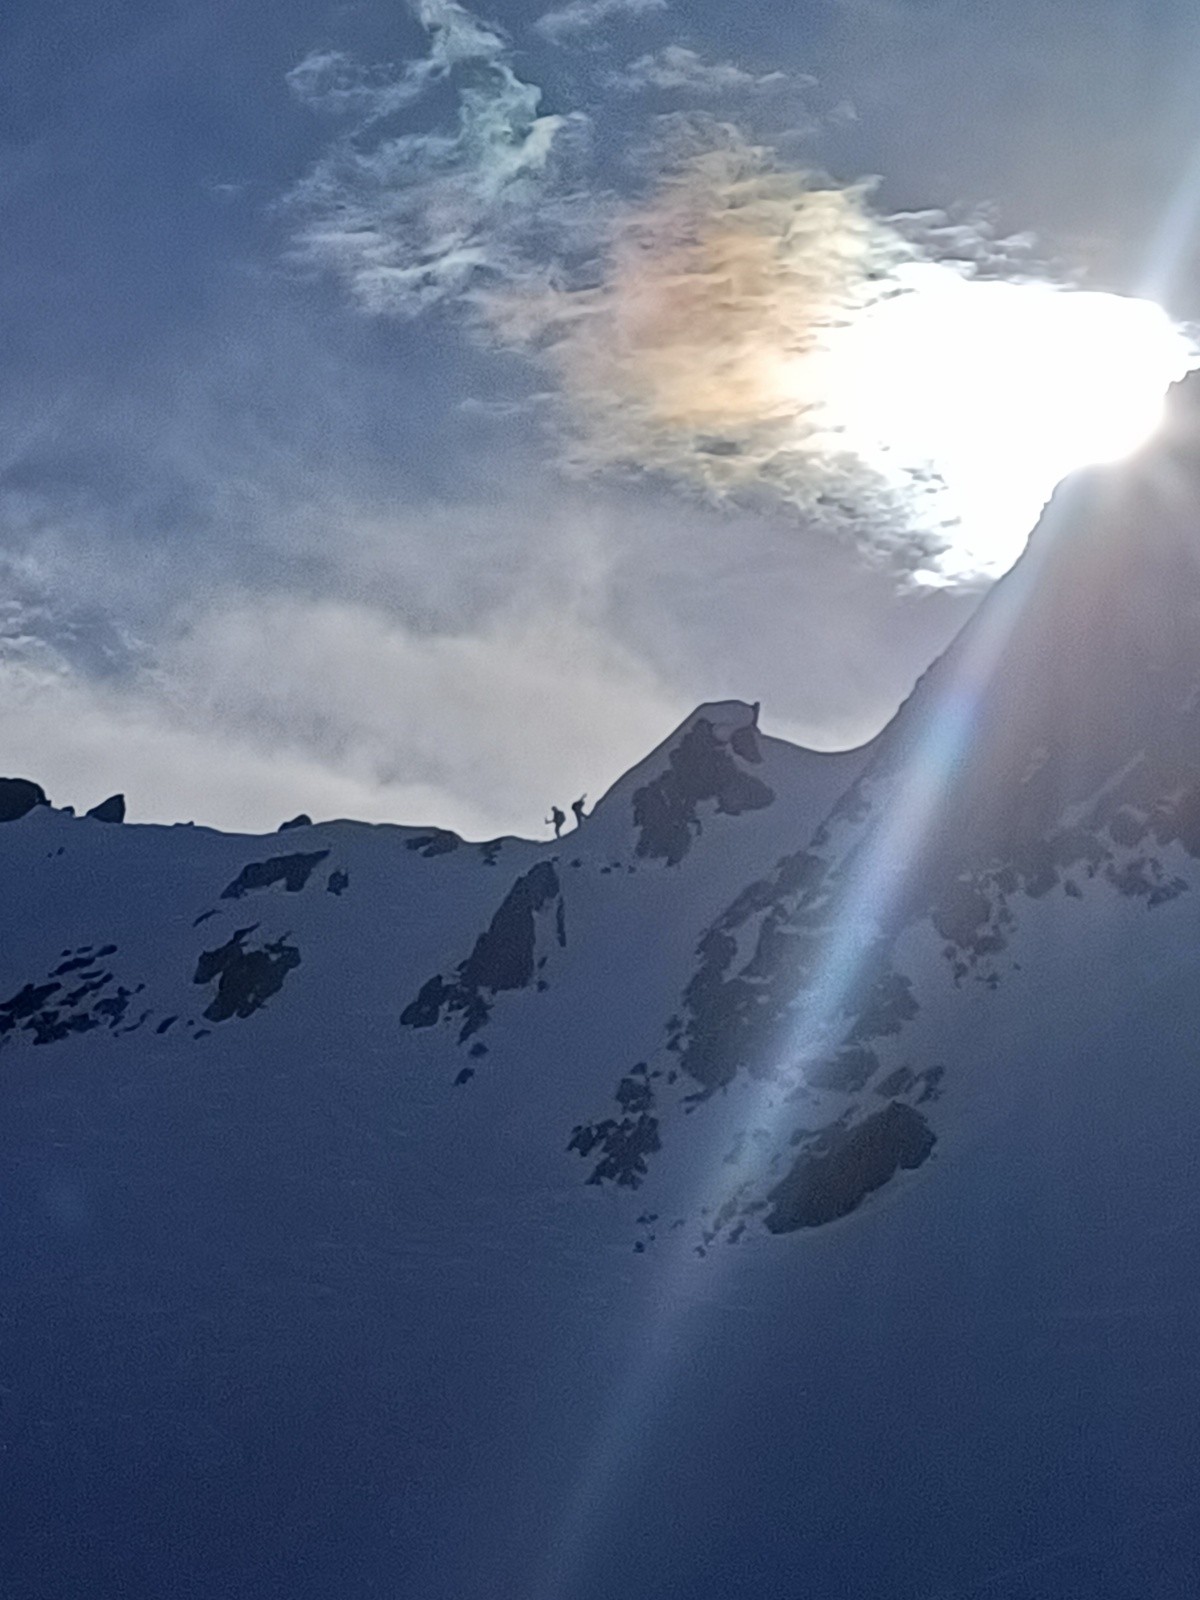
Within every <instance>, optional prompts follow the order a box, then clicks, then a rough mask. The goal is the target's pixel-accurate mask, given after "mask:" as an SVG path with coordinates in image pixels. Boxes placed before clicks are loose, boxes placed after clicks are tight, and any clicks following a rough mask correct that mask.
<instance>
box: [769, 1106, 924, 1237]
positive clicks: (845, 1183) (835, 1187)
mask: <svg viewBox="0 0 1200 1600" xmlns="http://www.w3.org/2000/svg"><path fill="white" fill-rule="evenodd" d="M936 1142H937V1139H936V1135H935V1134H934V1132H933V1130H932V1129H931V1128H930V1126H929V1124H928V1123H927V1122H926V1121H925V1118H924V1117H923V1116H922V1115H921V1113H920V1112H919V1111H914V1110H913V1109H912V1107H911V1106H906V1105H902V1104H901V1103H900V1102H899V1101H895V1100H893V1101H892V1102H891V1103H890V1104H889V1105H887V1106H885V1107H884V1109H883V1110H882V1111H876V1112H875V1113H874V1114H873V1115H872V1116H869V1117H867V1118H865V1119H864V1120H863V1121H862V1122H858V1123H855V1124H854V1125H853V1126H852V1127H850V1128H838V1129H837V1130H836V1131H834V1132H832V1133H826V1134H823V1135H821V1136H820V1138H819V1139H818V1140H817V1141H815V1142H814V1144H813V1145H812V1147H811V1148H810V1149H809V1150H806V1151H805V1152H804V1153H803V1154H802V1155H800V1156H798V1157H797V1159H796V1161H795V1162H794V1163H793V1165H792V1167H791V1170H790V1171H789V1172H788V1174H787V1176H786V1177H785V1178H783V1179H782V1180H781V1181H780V1182H779V1183H777V1184H776V1185H775V1187H774V1188H773V1189H772V1190H771V1191H770V1194H769V1196H768V1199H769V1200H770V1202H771V1209H770V1210H769V1211H768V1212H767V1214H766V1216H765V1217H764V1218H763V1222H764V1223H765V1225H766V1226H767V1228H769V1229H770V1231H771V1232H772V1233H791V1232H792V1231H793V1230H794V1229H796V1228H819V1227H821V1226H822V1225H823V1224H824V1223H826V1222H833V1221H835V1220H836V1219H837V1218H838V1217H844V1216H846V1215H848V1213H849V1212H851V1211H853V1210H855V1209H856V1208H857V1207H858V1206H860V1205H861V1204H862V1202H863V1201H864V1200H865V1199H866V1198H867V1196H868V1195H869V1194H873V1193H874V1191H875V1190H876V1189H881V1188H882V1187H883V1185H884V1184H885V1183H887V1182H888V1181H889V1179H891V1178H893V1177H895V1175H896V1173H897V1172H898V1171H899V1170H900V1169H901V1168H910V1169H911V1168H913V1167H919V1166H920V1165H921V1163H922V1162H923V1161H926V1160H928V1158H929V1155H930V1153H931V1152H932V1150H933V1147H934V1145H935V1144H936Z"/></svg>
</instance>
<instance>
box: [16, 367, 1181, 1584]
mask: <svg viewBox="0 0 1200 1600" xmlns="http://www.w3.org/2000/svg"><path fill="white" fill-rule="evenodd" d="M1193 388H1194V384H1185V385H1184V386H1183V389H1182V392H1181V393H1180V394H1179V395H1177V396H1176V401H1175V410H1174V424H1173V427H1172V429H1171V430H1169V431H1168V432H1167V434H1166V435H1165V436H1164V438H1163V439H1162V440H1161V441H1160V442H1159V443H1158V444H1157V445H1156V446H1155V447H1154V448H1153V449H1151V450H1149V451H1147V452H1146V453H1145V454H1144V455H1143V456H1142V457H1141V458H1139V460H1137V461H1136V462H1133V463H1131V464H1129V465H1128V466H1127V467H1125V468H1122V469H1120V470H1112V471H1107V472H1103V473H1095V474H1091V475H1089V476H1088V477H1087V478H1085V479H1081V480H1079V481H1078V482H1075V483H1072V484H1070V485H1068V486H1067V487H1066V488H1065V489H1064V490H1062V491H1060V494H1059V496H1058V497H1057V498H1056V501H1055V502H1054V503H1053V505H1052V506H1051V508H1050V509H1049V510H1048V512H1047V515H1046V517H1045V519H1044V520H1043V524H1042V526H1041V527H1040V529H1039V530H1038V532H1037V534H1036V535H1035V538H1034V540H1033V543H1032V545H1031V548H1030V551H1029V552H1028V553H1027V555H1026V557H1025V558H1023V560H1022V562H1021V563H1019V565H1018V567H1017V568H1016V569H1015V570H1014V572H1013V573H1012V574H1011V575H1010V576H1009V577H1008V578H1007V579H1005V580H1004V581H1003V582H1002V583H1001V584H1000V585H999V586H998V587H997V588H996V590H994V591H993V593H992V594H991V595H990V596H989V597H988V599H987V600H986V601H985V602H984V604H983V605H982V606H981V608H980V610H979V612H978V613H977V615H976V617H975V618H974V620H973V621H972V623H971V624H970V625H969V626H968V628H967V629H966V630H965V631H964V633H963V634H962V635H961V636H960V638H959V640H958V641H957V642H956V644H955V645H954V647H953V648H952V649H951V650H950V651H949V652H948V653H947V655H946V656H945V657H944V658H943V659H942V660H941V661H940V662H939V663H937V664H936V665H935V667H934V668H933V669H932V670H931V671H930V672H929V673H928V674H927V675H926V677H925V678H924V679H923V680H922V682H921V683H920V685H918V687H917V689H916V691H915V692H914V694H913V696H912V697H911V699H910V700H909V702H908V703H907V704H906V706H905V707H903V708H902V709H901V711H900V713H899V714H898V716H897V718H896V719H895V720H894V722H893V723H892V725H891V726H890V727H889V728H888V729H887V730H886V731H885V733H884V734H883V735H882V736H881V737H880V738H879V739H878V740H876V741H875V743H874V744H873V745H872V746H870V747H868V748H867V749H866V750H864V751H860V752H853V753H850V754H847V755H844V756H822V755H816V754H814V753H812V752H806V751H799V750H795V749H792V748H791V747H789V746H787V745H784V744H781V743H779V742H778V741H773V740H770V739H766V738H764V737H763V736H762V735H761V734H760V733H759V732H758V730H757V727H756V718H755V715H754V713H753V711H752V709H751V708H749V707H745V706H742V705H740V704H737V703H730V704H725V705H720V706H707V707H701V708H700V710H699V711H697V712H696V713H695V714H694V716H693V717H692V718H690V719H689V720H688V722H687V723H686V724H684V726H683V728H681V729H680V730H678V731H677V732H676V733H675V734H674V735H672V737H671V738H670V739H669V740H668V741H666V743H665V744H664V745H663V746H662V747H660V749H659V750H657V751H655V752H654V753H653V754H652V755H651V756H650V757H648V758H647V760H646V762H644V763H642V765H641V766H640V767H639V768H637V769H635V771H634V772H632V773H630V774H628V775H627V776H626V777H625V778H623V779H622V780H621V781H620V782H619V783H618V784H617V785H615V786H614V788H613V789H612V790H611V791H610V792H609V794H608V795H607V796H605V797H604V799H603V800H602V801H601V803H600V804H599V805H598V806H597V807H596V810H595V812H594V813H593V815H592V816H590V817H589V818H587V819H586V821H585V822H584V824H583V826H582V827H581V828H580V829H579V830H578V831H573V832H570V833H568V834H565V835H564V836H563V838H562V839H561V840H560V841H558V842H553V841H551V842H549V843H543V844H533V843H529V842H525V841H520V840H511V839H506V840H501V841H496V842H494V843H493V844H489V845H483V846H480V845H469V844H465V843H462V842H461V841H459V840H457V839H456V838H455V837H454V836H453V835H448V834H444V833H440V832H438V831H437V830H435V829H425V830H419V829H412V828H380V827H369V826H365V825H361V824H355V823H347V822H334V823H325V824H320V825H317V826H312V827H301V828H296V829H289V830H288V831H286V832H284V833H281V834H279V835H278V836H273V837H271V838H269V839H262V838H258V839H248V838H241V837H236V836H228V835H218V834H214V833H211V832H209V831H207V830H203V829H196V828H190V827H178V828H147V827H129V826H121V825H113V824H111V823H104V822H101V821H98V820H95V819H91V818H86V819H85V818H74V817H69V816H67V815H65V814H63V813H62V812H56V811H54V810H52V809H50V808H48V807H45V806H35V807H34V808H33V809H31V810H29V811H28V812H27V813H26V814H25V815H23V816H21V817H20V818H19V819H17V820H14V821H11V822H7V823H5V824H4V826H3V828H2V830H0V887H2V890H3V895H4V902H3V903H4V906H5V939H4V945H3V950H2V952H0V1033H2V1035H3V1039H4V1044H3V1048H2V1049H0V1084H2V1086H3V1087H2V1089H0V1103H2V1105H3V1116H2V1117H0V1128H2V1130H3V1131H2V1133H0V1140H2V1156H0V1204H2V1205H3V1213H4V1225H3V1244H2V1245H0V1269H2V1272H3V1282H4V1295H3V1299H2V1301H0V1429H2V1430H3V1431H2V1434H0V1484H2V1485H3V1494H2V1501H0V1594H3V1595H4V1597H5V1600H9V1597H13V1600H34V1597H37V1600H59V1597H63V1600H65V1597H68V1596H72V1597H73V1596H75V1595H85V1594H86V1595H88V1596H100V1597H104V1600H108V1597H110V1596H112V1597H118V1596H119V1597H121V1600H142V1597H147V1600H149V1597H155V1600H157V1597H160V1596H171V1597H175V1596H180V1597H187V1600H192V1597H196V1600H199V1597H204V1600H208V1597H210V1596H213V1597H216V1596H219V1597H221V1600H225V1597H231V1600H258V1597H275V1596H280V1597H283V1596H286V1597H288V1600H327V1597H329V1600H334V1597H336V1600H360V1597H366V1596H387V1597H396V1600H409V1597H412V1600H452V1597H453V1600H495V1597H499V1600H508V1597H512V1600H600V1597H601V1596H613V1595H619V1596H621V1597H622V1600H660V1597H662V1600H667V1597H676V1596H677V1597H680V1600H707V1597H709V1596H721V1597H723V1600H724V1597H728V1596H734V1597H740V1596H746V1597H748V1600H794V1597H797V1596H800V1595H813V1596H820V1597H842V1596H848V1597H857V1596H864V1597H865V1596H896V1597H904V1600H927V1597H928V1600H932V1597H934V1596H946V1597H949V1596H984V1597H991V1600H995V1597H999V1596H1003V1597H1005V1600H1033V1597H1035V1596H1037V1597H1049V1596H1054V1597H1067V1596H1078V1597H1080V1600H1083V1597H1085V1596H1086V1597H1088V1600H1134V1597H1139V1600H1140V1597H1144V1596H1149V1595H1153V1596H1164V1597H1168V1600H1171V1597H1176V1596H1178V1597H1183V1596H1185V1595H1186V1596H1190V1595H1194V1594H1195V1593H1197V1592H1200V1534H1198V1533H1197V1531H1196V1530H1197V1528H1200V1518H1198V1517H1196V1515H1195V1506H1196V1498H1197V1478H1198V1474H1200V1428H1198V1427H1197V1424H1196V1421H1195V1419H1196V1417H1197V1415H1200V1365H1198V1364H1197V1362H1196V1359H1195V1350H1196V1348H1197V1332H1198V1331H1200V1274H1198V1272H1197V1269H1196V1265H1195V1262H1196V1237H1197V1226H1198V1222H1200V1189H1198V1186H1197V1166H1196V1158H1195V1155H1194V1147H1195V1135H1194V1131H1193V1130H1194V1129H1195V1127H1196V1125H1197V1120H1198V1115H1200V1075H1198V1074H1197V1070H1196V1066H1197V1046H1196V1040H1197V1037H1200V983H1198V982H1197V977H1198V976H1200V948H1198V945H1197V938H1196V934H1197V931H1198V930H1197V921H1196V917H1197V912H1196V907H1197V905H1200V900H1198V898H1197V895H1196V892H1195V891H1196V888H1197V884H1198V881H1200V869H1198V866H1197V858H1198V857H1200V631H1198V629H1197V622H1198V620H1200V541H1198V535H1200V526H1198V525H1200V513H1198V512H1197V511H1196V509H1195V508H1196V506H1197V503H1198V497H1200V465H1198V463H1197V459H1196V457H1197V447H1196V443H1195V440H1196V428H1195V424H1194V422H1193V420H1192V416H1191V412H1192V408H1193V406H1194V404H1195V402H1194V400H1193V399H1192V392H1191V391H1192V389H1193ZM0 798H2V796H0Z"/></svg>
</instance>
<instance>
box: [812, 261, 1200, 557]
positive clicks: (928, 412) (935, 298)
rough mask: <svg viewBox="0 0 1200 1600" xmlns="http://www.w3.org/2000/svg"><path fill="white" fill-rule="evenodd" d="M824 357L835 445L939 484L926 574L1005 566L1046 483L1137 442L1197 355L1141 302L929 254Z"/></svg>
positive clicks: (886, 470) (903, 476)
mask: <svg viewBox="0 0 1200 1600" xmlns="http://www.w3.org/2000/svg"><path fill="white" fill-rule="evenodd" d="M828 354H829V356H830V357H831V358H832V359H831V361H830V364H829V371H830V373H832V374H834V375H835V376H834V380H833V381H834V382H835V386H836V388H837V390H838V394H837V396H836V398H834V399H833V407H832V409H833V410H834V412H835V413H840V415H841V417H842V424H841V431H842V435H843V439H844V441H845V443H846V444H847V445H848V446H849V447H850V448H851V449H852V450H853V451H854V453H855V454H856V455H857V456H859V458H860V459H861V460H862V461H863V462H864V463H865V464H866V465H867V466H869V467H871V468H872V469H873V470H875V471H877V472H879V473H880V474H881V475H882V476H884V477H885V478H887V479H889V480H890V481H892V482H894V483H896V484H898V485H903V483H905V482H906V481H907V482H918V481H928V479H929V478H930V477H932V478H933V479H934V480H935V481H940V483H941V484H942V485H944V492H942V493H939V494H938V495H937V496H936V497H935V499H936V504H937V515H938V518H939V521H940V522H941V523H942V524H943V527H942V529H941V532H942V533H943V534H944V537H945V540H946V543H947V549H946V551H945V554H944V556H943V558H942V559H941V561H940V563H939V566H938V569H937V570H936V571H934V572H933V573H931V574H929V575H928V581H931V582H935V583H936V582H946V583H953V582H959V581H963V580H965V579H971V578H986V577H994V576H998V575H999V574H1000V573H1002V572H1005V571H1007V569H1008V568H1009V567H1010V566H1011V565H1012V563H1013V562H1014V561H1015V560H1016V558H1017V556H1018V555H1019V554H1020V553H1021V550H1022V548H1023V547H1024V544H1025V541H1026V539H1027V537H1028V534H1029V531H1030V529H1031V527H1032V526H1033V524H1034V522H1036V520H1037V517H1038V515H1039V514H1040V512H1041V509H1042V507H1043V506H1044V505H1045V503H1046V501H1047V500H1048V499H1049V497H1050V495H1051V493H1052V492H1053V490H1054V487H1055V485H1056V484H1057V483H1058V482H1060V480H1061V479H1063V478H1064V477H1066V476H1067V475H1068V474H1069V473H1071V472H1073V471H1075V470H1076V469H1078V468H1080V467H1084V466H1088V465H1090V464H1093V463H1097V462H1104V461H1113V460H1116V459H1118V458H1120V457H1122V456H1124V455H1127V454H1129V453H1130V452H1132V451H1134V450H1136V449H1137V447H1138V446H1139V445H1141V444H1142V443H1144V442H1145V440H1146V439H1147V438H1148V437H1149V436H1150V435H1151V434H1152V433H1153V432H1154V430H1155V428H1156V427H1157V425H1158V423H1159V421H1160V419H1161V416H1162V412H1163V403H1164V397H1165V395H1166V391H1167V389H1168V387H1169V386H1170V385H1171V383H1173V382H1174V381H1176V380H1177V379H1178V378H1180V377H1182V376H1183V374H1184V373H1185V372H1186V371H1187V370H1188V369H1189V367H1191V366H1193V365H1195V364H1196V356H1195V353H1194V348H1193V346H1192V344H1191V342H1190V341H1189V339H1188V338H1187V337H1186V335H1185V334H1184V332H1183V331H1182V330H1181V329H1179V328H1178V327H1177V326H1176V325H1175V324H1174V323H1172V321H1171V319H1170V318H1169V317H1168V316H1167V314H1166V312H1165V311H1163V310H1162V308H1161V307H1160V306H1158V305H1155V304H1153V303H1152V302H1150V301H1147V300H1138V299H1132V298H1126V297H1123V296H1120V295H1115V294H1106V293H1101V292H1098V291H1082V290H1075V289H1069V288H1061V287H1055V286H1052V285H1050V284H1046V283H1022V282H1011V281H1007V280H999V279H997V280H991V279H981V278H972V277H966V276H963V275H962V274H961V273H960V272H958V271H956V270H955V269H953V268H952V267H950V266H947V265H945V264H941V263H933V262H922V263H913V264H911V265H909V266H906V267H903V268H901V269H900V270H899V272H898V275H897V280H896V284H895V292H893V293H889V294H888V295H887V296H886V297H882V298H880V299H878V300H877V301H875V302H874V303H873V304H872V305H870V306H868V307H866V308H865V309H864V310H863V311H862V312H861V313H860V314H859V315H858V316H856V317H854V318H852V319H850V320H849V322H848V323H847V324H846V325H845V326H844V328H843V329H842V330H841V331H840V332H839V335H838V337H837V339H836V341H835V342H834V344H833V345H832V346H831V348H830V350H829V352H828Z"/></svg>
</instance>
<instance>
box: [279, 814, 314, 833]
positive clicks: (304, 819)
mask: <svg viewBox="0 0 1200 1600" xmlns="http://www.w3.org/2000/svg"><path fill="white" fill-rule="evenodd" d="M312 825H313V819H312V818H311V817H310V816H309V814H308V812H307V811H301V812H300V814H299V815H298V816H295V817H289V818H288V820H287V821H286V822H281V823H280V824H279V829H278V831H279V832H280V833H286V832H287V831H288V829H289V828H311V827H312Z"/></svg>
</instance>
